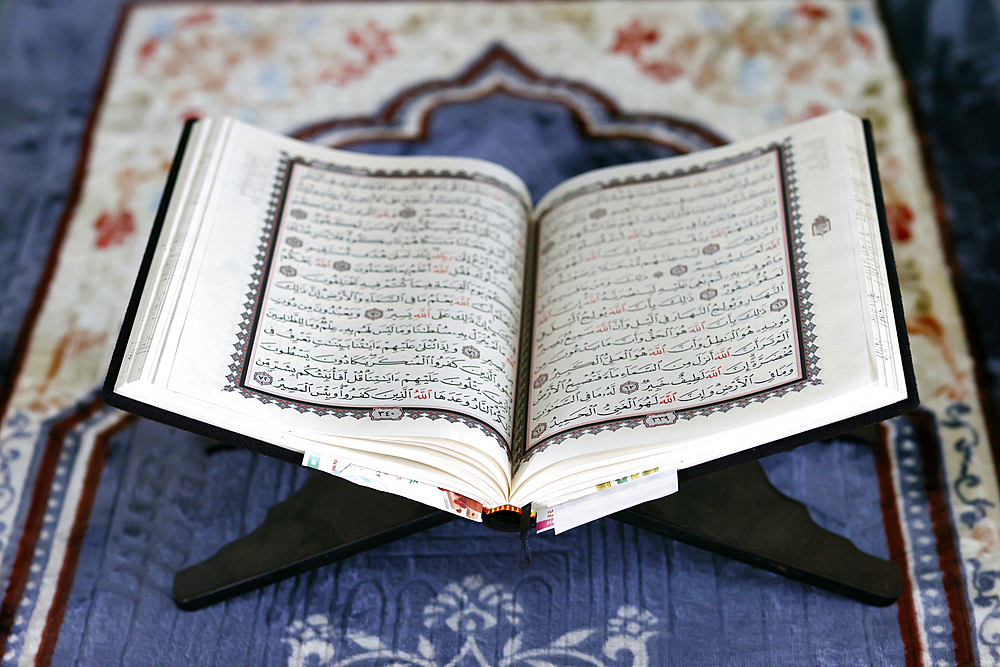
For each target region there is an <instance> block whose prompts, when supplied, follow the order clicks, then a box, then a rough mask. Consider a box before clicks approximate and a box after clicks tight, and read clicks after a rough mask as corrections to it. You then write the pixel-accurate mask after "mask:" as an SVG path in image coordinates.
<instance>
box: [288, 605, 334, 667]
mask: <svg viewBox="0 0 1000 667" xmlns="http://www.w3.org/2000/svg"><path fill="white" fill-rule="evenodd" d="M334 632H335V631H334V627H333V626H332V625H330V622H329V621H328V620H327V618H326V616H323V615H322V614H312V615H310V616H308V617H307V618H306V620H305V621H295V622H293V623H292V624H291V625H289V626H288V634H289V636H288V637H285V638H284V639H283V640H282V641H283V642H284V643H286V644H288V646H289V647H290V648H291V650H292V651H291V655H290V656H289V657H288V664H289V665H302V664H306V662H307V661H308V660H309V658H310V657H313V656H315V657H316V659H317V661H318V662H319V664H325V663H327V662H329V661H331V660H333V653H334V647H333V638H334Z"/></svg>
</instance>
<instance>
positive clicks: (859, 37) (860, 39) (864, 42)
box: [851, 28, 875, 58]
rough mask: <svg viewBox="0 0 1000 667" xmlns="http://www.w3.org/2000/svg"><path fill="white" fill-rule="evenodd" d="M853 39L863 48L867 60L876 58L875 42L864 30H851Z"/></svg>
mask: <svg viewBox="0 0 1000 667" xmlns="http://www.w3.org/2000/svg"><path fill="white" fill-rule="evenodd" d="M851 38H852V39H853V40H854V42H855V43H856V44H857V45H858V46H860V47H861V50H862V51H863V52H864V54H865V57H866V58H874V57H875V40H873V39H872V38H871V35H869V34H868V33H867V32H865V31H864V30H859V29H858V28H851Z"/></svg>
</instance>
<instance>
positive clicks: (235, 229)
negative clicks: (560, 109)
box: [104, 111, 917, 532]
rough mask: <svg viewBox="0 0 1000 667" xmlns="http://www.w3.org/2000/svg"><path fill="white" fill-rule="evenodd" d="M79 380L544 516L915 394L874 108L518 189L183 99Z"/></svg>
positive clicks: (568, 513)
mask: <svg viewBox="0 0 1000 667" xmlns="http://www.w3.org/2000/svg"><path fill="white" fill-rule="evenodd" d="M104 398H105V400H106V401H107V402H108V403H109V404H111V405H114V406H116V407H121V408H124V409H126V410H130V411H132V412H135V413H138V414H140V415H143V416H148V417H151V418H154V419H158V420H161V421H165V422H168V423H172V424H176V425H178V426H180V427H182V428H186V429H188V430H191V431H194V432H197V433H201V434H204V435H207V436H209V437H213V438H217V439H220V440H223V441H225V442H229V443H234V444H238V445H241V446H245V447H249V448H250V449H254V450H256V451H262V452H264V453H267V454H270V455H274V456H278V457H279V458H283V459H285V460H290V461H295V462H300V463H302V464H303V465H307V466H309V467H312V468H316V469H319V470H323V471H325V472H328V473H331V474H334V475H337V476H340V477H342V478H345V479H348V480H350V481H353V482H355V483H358V484H362V485H365V486H369V487H372V488H377V489H381V490H385V491H389V492H391V493H396V494H399V495H402V496H405V497H408V498H412V499H414V500H418V501H420V502H424V503H426V504H428V505H431V506H434V507H439V508H441V509H444V510H446V511H449V512H452V513H456V514H460V515H462V516H466V517H468V518H471V519H475V520H487V522H488V521H489V519H490V517H491V516H493V515H498V514H497V513H500V512H501V511H502V512H507V513H510V512H515V513H517V512H525V511H527V509H528V508H529V507H530V511H531V512H532V514H533V515H534V516H535V517H536V519H537V527H538V530H545V529H550V528H554V529H555V530H556V532H559V531H562V530H566V529H569V528H572V527H574V526H576V525H579V524H581V523H583V522H586V521H589V520H591V519H594V518H597V517H600V516H604V515H606V514H609V513H611V512H614V511H618V510H621V509H625V508H627V507H629V506H631V505H634V504H638V503H640V502H645V501H647V500H651V499H654V498H657V497H660V496H663V495H666V494H668V493H671V492H672V491H674V490H676V489H677V484H678V476H680V477H681V478H684V477H685V476H689V475H693V474H698V473H700V472H704V471H707V470H710V469H713V468H715V467H720V466H724V465H731V464H733V463H735V462H741V461H745V460H748V459H751V458H756V457H759V456H763V455H766V454H770V453H773V452H777V451H780V450H782V449H787V448H789V447H793V446H795V445H798V444H802V443H805V442H809V441H812V440H816V439H821V438H824V437H831V436H833V435H836V434H839V433H841V432H844V431H847V430H851V429H854V428H858V427H860V426H862V425H865V424H868V423H871V422H874V421H879V420H882V419H886V418H889V417H892V416H895V415H898V414H901V413H903V412H905V411H908V410H910V409H912V408H913V407H915V405H916V401H917V397H916V389H915V382H914V378H913V371H912V366H911V362H910V357H909V349H908V343H907V340H906V333H905V326H904V324H903V315H902V307H901V303H900V297H899V290H898V286H897V284H896V277H895V268H894V265H893V262H892V253H891V244H890V241H889V236H888V230H887V227H886V223H885V220H884V213H883V211H882V204H881V194H880V189H879V181H878V176H877V169H876V166H875V157H874V149H873V142H872V140H871V134H870V129H869V128H868V126H867V124H866V122H864V121H862V120H861V119H859V118H857V117H855V116H853V115H851V114H849V113H847V112H843V111H841V112H834V113H831V114H828V115H825V116H822V117H819V118H814V119H811V120H808V121H804V122H802V123H799V124H796V125H792V126H789V127H786V128H784V129H782V130H779V131H777V132H773V133H769V134H766V135H762V136H759V137H757V138H754V139H751V140H748V141H742V142H738V143H734V144H730V145H727V146H722V147H719V148H715V149H711V150H706V151H701V152H697V153H693V154H690V155H683V156H679V157H672V158H666V159H661V160H654V161H650V162H643V163H635V164H629V165H622V166H616V167H609V168H604V169H599V170H596V171H592V172H589V173H585V174H582V175H579V176H576V177H573V178H571V179H569V180H567V181H565V182H564V183H562V184H560V185H558V186H557V187H555V188H553V189H552V190H551V191H550V192H548V193H547V194H546V195H545V196H544V197H542V198H541V200H540V201H539V202H538V203H537V204H533V203H532V201H531V198H530V196H529V195H528V190H527V188H526V186H525V184H524V183H523V182H522V181H521V180H520V179H519V178H518V177H517V176H516V175H515V174H513V173H511V172H509V171H508V170H506V169H505V168H503V167H501V166H499V165H494V164H491V163H488V162H485V161H481V160H476V159H468V158H455V157H440V158H427V157H412V156H410V157H386V156H373V155H364V154H360V153H353V152H348V151H342V150H335V149H331V148H326V147H322V146H316V145H312V144H308V143H303V142H299V141H296V140H293V139H290V138H287V137H284V136H281V135H279V134H274V133H271V132H267V131H264V130H261V129H258V128H255V127H252V126H250V125H246V124H244V123H241V122H239V121H236V120H233V119H229V118H222V119H201V120H198V121H191V122H189V123H188V124H187V125H186V126H185V128H184V132H183V134H182V137H181V141H180V145H179V147H178V152H177V156H176V158H175V160H174V164H173V167H172V169H171V172H170V176H169V178H168V181H167V184H166V187H165V189H164V195H163V199H162V202H161V205H160V209H159V213H158V215H157V219H156V220H155V222H154V226H153V232H152V234H151V237H150V241H149V245H148V248H147V251H146V255H145V257H144V259H143V262H142V265H141V267H140V272H139V278H138V280H137V283H136V287H135V291H134V293H133V297H132V301H131V302H130V304H129V308H128V311H127V314H126V317H125V322H124V325H123V327H122V332H121V334H120V337H119V341H118V345H117V347H116V350H115V353H114V356H113V358H112V362H111V368H110V370H109V374H108V378H107V381H106V383H105V387H104Z"/></svg>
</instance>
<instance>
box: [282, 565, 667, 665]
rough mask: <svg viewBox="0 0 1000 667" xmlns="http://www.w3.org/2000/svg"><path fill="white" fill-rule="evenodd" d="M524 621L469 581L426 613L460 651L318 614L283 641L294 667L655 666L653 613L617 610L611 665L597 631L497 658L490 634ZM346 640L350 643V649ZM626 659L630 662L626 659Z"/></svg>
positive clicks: (507, 596) (503, 594)
mask: <svg viewBox="0 0 1000 667" xmlns="http://www.w3.org/2000/svg"><path fill="white" fill-rule="evenodd" d="M522 614H523V609H521V607H520V606H519V605H517V604H516V603H515V602H514V596H513V594H511V593H510V592H509V591H508V590H506V589H505V587H504V586H503V585H502V584H486V583H485V582H484V581H483V578H482V577H480V576H469V577H466V578H465V579H463V580H462V581H461V583H459V582H452V583H451V584H449V585H448V586H446V587H445V589H444V591H443V592H441V593H439V594H438V595H436V596H435V597H434V598H433V599H432V600H431V601H430V602H429V603H428V604H427V606H426V607H425V608H424V625H425V626H426V627H428V628H429V627H432V626H435V625H439V624H440V625H444V626H447V627H448V628H451V629H452V630H453V631H455V632H461V633H462V634H463V635H464V637H463V639H462V641H461V642H460V645H459V646H458V648H457V651H456V650H454V646H453V645H451V643H450V642H446V643H444V644H443V645H440V646H439V645H436V644H435V642H434V640H433V638H434V636H433V635H431V637H428V636H425V635H423V634H421V635H419V636H418V637H417V638H415V639H414V638H410V637H407V638H402V637H396V638H394V639H393V640H392V641H386V640H384V639H383V638H382V637H379V636H377V635H370V634H368V633H367V632H365V631H363V630H361V631H354V632H347V633H343V631H342V630H338V629H336V628H335V627H334V626H333V625H331V624H330V622H329V621H328V620H327V618H326V617H325V616H323V615H321V614H313V615H311V616H308V617H307V618H306V619H305V620H304V621H294V622H292V623H291V624H290V625H289V626H288V637H286V638H285V640H284V642H285V643H286V644H288V646H289V647H290V648H291V655H289V658H288V667H305V665H310V666H314V667H361V666H362V665H375V664H385V665H387V666H388V667H455V666H456V665H473V666H475V667H490V666H491V665H493V666H494V667H497V666H499V667H517V666H519V665H534V666H535V667H555V666H556V665H570V664H573V665H577V664H579V665H591V666H592V667H610V666H611V665H612V664H621V663H624V664H631V665H632V666H633V667H647V666H648V665H649V655H648V654H647V651H646V642H647V640H648V639H649V638H650V637H652V636H653V635H655V634H656V632H654V631H652V630H651V628H652V627H653V626H654V625H656V624H657V619H656V617H655V616H653V614H651V613H650V612H649V611H646V610H642V609H639V608H637V607H634V606H623V607H619V608H618V611H617V613H616V615H615V617H614V618H610V619H608V621H607V626H606V627H607V630H608V633H607V639H606V641H605V642H604V645H603V647H602V648H603V651H604V656H605V657H601V655H600V653H599V652H594V651H595V650H596V651H600V648H599V646H594V645H592V644H591V643H590V640H592V639H594V638H596V637H598V636H600V628H599V627H590V628H586V627H585V628H577V629H574V630H570V631H569V632H566V633H565V634H563V635H562V636H560V637H558V638H557V639H555V640H551V641H549V642H548V644H544V643H543V644H531V643H528V642H526V639H527V638H526V637H525V632H522V631H516V632H515V633H513V634H512V635H511V636H510V638H509V639H508V640H507V641H506V642H505V643H504V644H503V646H502V648H500V653H499V655H497V654H496V653H495V649H494V648H492V646H491V642H492V641H493V635H494V633H495V631H494V632H493V633H487V632H486V631H488V630H490V629H491V628H494V627H496V626H497V624H498V622H499V618H500V617H501V616H502V617H504V618H506V619H507V620H508V621H509V623H510V625H511V628H514V627H516V626H518V625H519V624H520V621H521V616H522ZM342 633H343V634H342ZM345 639H346V640H347V643H344V640H345ZM400 640H402V641H400ZM335 646H340V647H342V648H341V650H342V654H341V655H335V654H336V653H337V651H336V650H335ZM445 646H450V647H451V649H452V650H449V651H447V652H446V653H442V651H441V649H442V648H444V647H445ZM484 649H485V650H484ZM622 652H625V653H626V654H628V655H625V656H623V655H621V653H622ZM605 658H606V659H605Z"/></svg>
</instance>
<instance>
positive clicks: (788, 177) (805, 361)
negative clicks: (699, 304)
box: [524, 137, 823, 460]
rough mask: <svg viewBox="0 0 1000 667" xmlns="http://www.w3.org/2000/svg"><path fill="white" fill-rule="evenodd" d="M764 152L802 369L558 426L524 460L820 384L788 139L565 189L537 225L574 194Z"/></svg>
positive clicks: (714, 165)
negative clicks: (742, 388) (776, 191)
mask: <svg viewBox="0 0 1000 667" xmlns="http://www.w3.org/2000/svg"><path fill="white" fill-rule="evenodd" d="M770 151H777V157H778V170H779V173H780V177H781V188H782V193H781V194H782V200H783V204H784V213H785V215H784V218H785V231H786V234H787V236H788V247H789V251H790V252H789V253H788V261H789V263H790V264H791V271H790V276H789V278H790V280H791V282H792V293H793V295H794V299H793V301H792V305H793V306H794V314H795V315H794V316H795V322H796V326H795V328H796V330H797V331H798V341H797V343H798V344H797V351H798V356H799V361H800V364H801V368H802V374H801V375H800V376H799V377H798V378H796V379H793V380H790V381H788V382H787V383H785V384H782V385H780V386H777V387H772V388H770V389H765V390H763V391H759V392H753V393H750V394H744V395H741V396H739V397H736V398H733V399H730V400H721V401H715V402H711V403H707V404H701V405H698V406H694V407H691V408H688V409H680V410H666V411H662V410H661V411H656V412H649V413H644V414H641V415H636V416H629V417H622V418H618V419H614V418H612V419H607V420H602V421H599V422H594V423H590V424H585V425H582V426H575V427H571V428H569V429H567V430H564V431H558V432H555V433H553V434H552V435H550V436H549V437H547V438H543V439H542V440H539V441H538V442H537V443H536V444H535V445H529V446H528V449H527V452H526V453H525V457H524V459H525V460H527V458H529V457H530V456H532V455H533V454H535V453H537V452H541V451H544V450H545V449H547V448H549V447H551V446H553V445H557V444H560V443H563V442H566V441H567V440H572V439H576V438H579V437H581V436H584V435H595V434H597V433H602V432H605V431H611V432H614V431H617V430H619V429H622V428H639V427H646V428H651V427H655V426H663V425H669V424H673V423H676V422H677V421H680V420H688V419H691V418H693V417H701V416H705V415H710V414H712V413H715V412H728V411H729V410H732V409H734V408H744V407H747V406H748V405H751V404H753V403H763V402H764V401H767V400H770V399H772V398H778V397H781V396H784V395H786V394H788V393H791V392H799V391H801V390H802V389H803V388H805V387H807V386H812V385H820V384H822V383H823V381H822V380H821V379H820V370H821V369H820V366H819V358H818V356H817V347H816V335H815V332H814V329H815V325H814V324H813V322H812V319H813V314H812V301H811V297H812V292H811V291H810V290H809V272H808V271H807V269H806V265H807V262H806V258H805V240H804V239H805V232H804V230H803V224H802V215H801V211H800V206H799V194H798V186H797V183H796V175H795V161H794V159H793V151H792V139H791V137H786V138H785V139H784V141H782V142H781V143H773V144H770V145H769V146H760V147H757V148H754V149H752V150H750V151H747V152H745V153H741V154H739V155H736V156H732V157H727V158H725V159H723V160H717V161H713V162H709V163H706V164H703V165H698V166H695V167H692V168H689V169H678V170H676V171H670V172H667V171H663V172H659V173H657V174H647V175H645V176H642V177H636V178H625V179H611V180H608V181H600V182H598V183H593V184H590V185H587V186H583V187H581V188H579V189H577V190H572V191H570V192H567V193H566V194H565V195H564V196H562V197H560V198H559V199H557V200H554V201H553V202H552V203H551V204H550V205H549V206H548V207H547V208H546V210H545V211H541V212H540V214H539V217H538V223H539V224H541V223H542V221H543V219H544V217H545V215H547V214H548V213H549V211H551V210H552V209H553V208H555V207H556V206H558V205H559V204H561V203H563V202H565V201H567V200H569V199H572V198H574V197H577V196H580V195H583V194H589V193H592V192H597V191H600V190H604V189H607V188H612V187H618V186H621V185H634V184H641V183H650V182H655V181H660V180H666V179H670V178H675V177H678V176H687V175H690V174H695V173H701V172H705V171H709V170H711V169H716V168H719V167H725V166H728V165H730V164H734V163H737V162H740V161H743V160H747V159H751V158H754V157H758V156H760V155H763V154H765V153H768V152H770Z"/></svg>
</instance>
